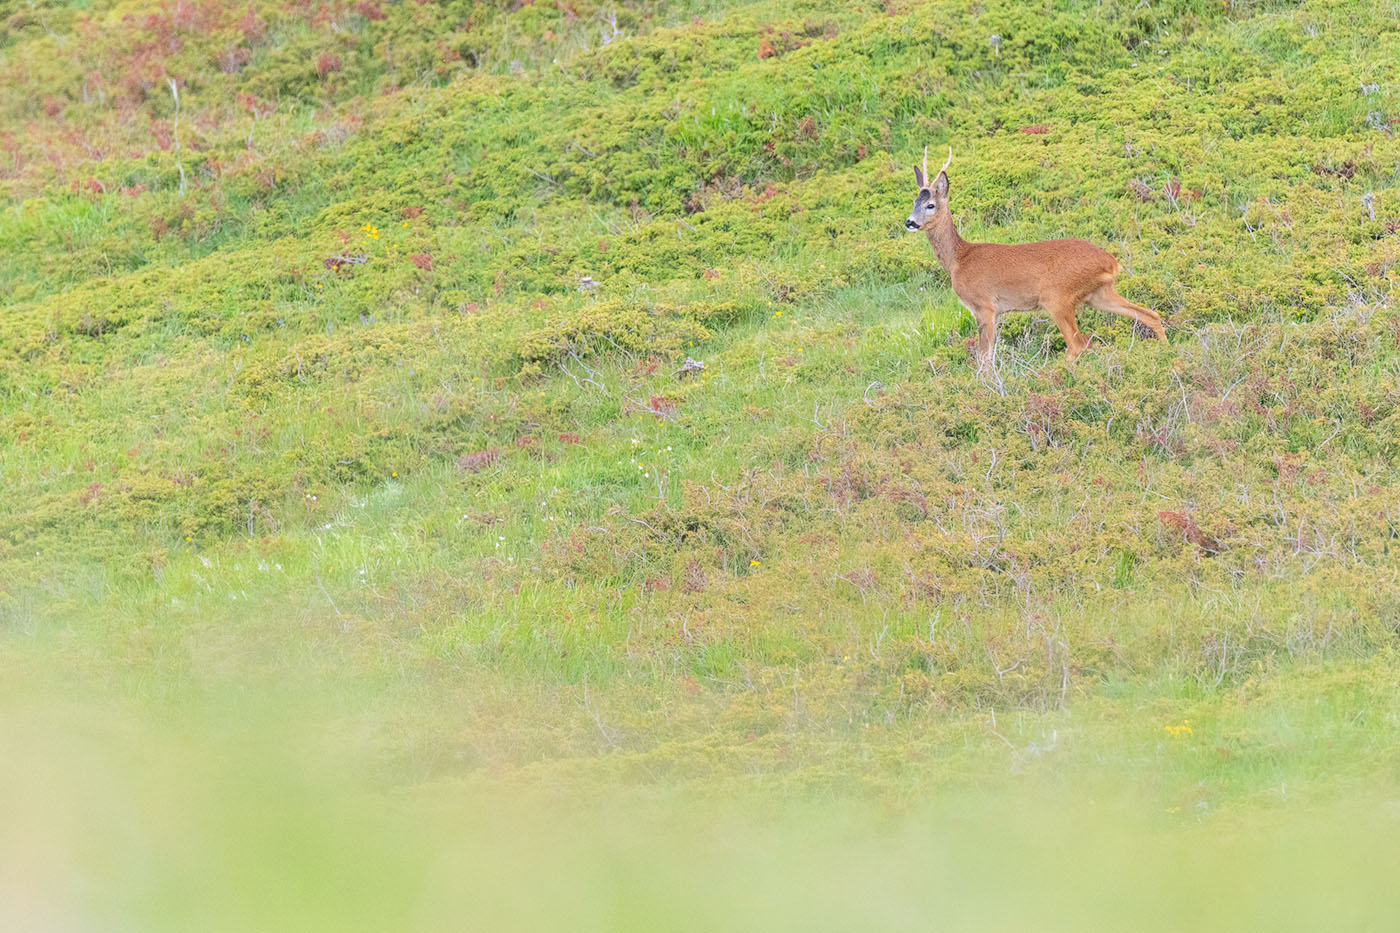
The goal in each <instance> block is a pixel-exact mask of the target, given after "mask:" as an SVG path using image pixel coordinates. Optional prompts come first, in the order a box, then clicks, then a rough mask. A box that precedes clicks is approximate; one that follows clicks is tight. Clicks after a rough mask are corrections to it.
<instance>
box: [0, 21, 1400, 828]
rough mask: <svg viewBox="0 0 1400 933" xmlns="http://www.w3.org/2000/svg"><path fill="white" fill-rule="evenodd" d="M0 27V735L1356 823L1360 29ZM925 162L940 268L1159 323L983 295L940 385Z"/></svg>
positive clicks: (1387, 421) (1398, 541)
mask: <svg viewBox="0 0 1400 933" xmlns="http://www.w3.org/2000/svg"><path fill="white" fill-rule="evenodd" d="M3 12H4V15H5V17H6V18H5V19H4V23H3V27H2V28H3V31H0V76H2V77H3V80H2V81H0V88H2V89H0V148H3V150H4V157H3V159H0V179H3V186H4V187H3V197H4V198H5V203H4V205H3V208H0V210H3V214H0V218H3V219H0V256H3V261H0V289H3V294H4V296H5V298H4V306H3V309H0V489H3V493H4V495H3V497H0V564H2V565H3V568H4V570H5V573H4V575H3V578H0V638H3V644H4V647H5V656H6V659H7V660H6V661H5V662H4V663H5V665H6V667H7V668H8V669H9V670H8V672H7V673H8V675H9V676H8V678H7V679H9V680H10V681H11V682H12V683H14V684H16V685H17V686H16V687H15V688H14V689H13V690H12V691H11V693H10V694H8V695H7V699H6V701H5V702H7V703H8V704H9V706H10V709H11V713H12V716H11V719H14V720H16V721H19V720H22V719H23V718H24V715H25V714H24V711H25V710H28V709H30V708H31V707H33V706H34V705H35V704H41V705H42V703H46V702H48V700H39V699H35V697H60V698H65V702H66V701H67V699H66V698H71V697H73V696H78V697H87V698H88V699H89V701H90V702H91V703H93V704H97V705H103V704H109V705H113V706H114V707H115V708H117V709H119V710H123V711H124V712H121V713H119V714H114V715H118V717H119V719H121V721H123V722H130V721H133V720H134V721H141V722H145V721H147V719H149V718H151V717H154V720H155V721H157V722H160V721H163V718H164V717H167V716H172V715H176V714H175V712H174V711H176V710H184V711H186V713H184V714H181V715H185V714H188V715H192V716H194V717H195V719H196V722H197V724H196V725H193V726H190V727H189V728H190V729H191V730H192V732H193V734H195V735H200V736H207V735H210V734H213V735H218V736H223V735H225V732H224V730H225V728H228V727H229V723H230V722H232V721H236V720H238V719H240V718H246V719H247V720H249V721H250V722H258V723H276V725H268V728H269V729H273V730H274V731H276V732H277V734H278V735H282V730H284V729H286V728H288V727H287V726H286V725H285V723H284V722H283V717H284V716H286V715H287V710H296V711H297V713H296V716H295V717H293V718H296V719H297V720H298V722H299V724H298V725H297V726H296V727H295V738H294V739H291V740H290V741H294V743H296V744H298V745H300V744H302V743H304V742H307V741H310V742H312V744H313V747H315V748H319V749H323V750H324V752H325V754H327V755H331V756H332V757H335V760H336V761H338V762H340V764H339V765H338V767H343V768H344V769H345V771H346V772H348V773H350V774H352V775H353V776H354V779H355V780H356V781H357V782H362V781H370V782H374V783H375V784H376V785H380V786H388V787H393V788H403V787H408V786H414V787H419V788H422V787H424V786H427V787H430V788H439V789H440V788H441V787H444V786H446V787H455V786H457V785H456V784H455V783H453V782H457V781H464V782H466V784H467V785H468V786H471V787H477V786H479V785H480V784H481V783H483V782H485V783H490V782H494V781H497V780H500V781H504V782H505V783H507V784H508V785H511V786H522V785H523V786H530V787H540V786H546V787H562V788H568V789H569V790H570V791H571V792H577V791H581V790H584V789H588V788H597V787H602V786H609V785H611V784H613V783H615V782H617V781H622V782H623V783H624V784H627V785H640V786H645V787H650V788H653V789H656V788H676V787H683V788H687V789H688V791H687V792H689V793H695V794H699V795H700V796H702V797H707V796H713V797H716V798H719V797H723V796H726V795H728V794H729V793H731V792H733V791H734V790H736V789H743V790H745V791H749V792H757V791H760V790H761V791H762V792H764V793H768V792H775V793H778V794H779V795H783V794H786V793H788V791H789V790H791V789H793V788H797V787H804V788H816V789H818V790H821V791H823V792H833V793H839V794H846V793H852V792H853V788H855V787H858V786H859V787H862V788H865V789H864V790H862V791H860V793H869V794H873V795H874V796H876V797H877V798H879V799H881V800H884V801H887V802H894V803H896V804H897V805H900V806H903V805H906V804H908V803H909V802H910V801H911V800H914V799H917V798H920V797H925V796H928V795H930V794H935V793H945V792H946V793H949V794H954V793H958V792H961V791H963V790H966V789H967V788H968V787H970V786H973V785H977V784H985V785H988V786H991V787H993V788H994V789H999V790H1000V791H1002V792H1009V790H1010V789H1011V788H1012V787H1018V786H1020V782H1021V781H1022V780H1026V779H1027V778H1024V776H1025V775H1027V774H1029V775H1032V776H1033V780H1034V781H1035V782H1038V783H1036V784H1035V786H1036V787H1039V788H1041V789H1047V788H1048V789H1049V790H1047V791H1046V792H1053V793H1062V792H1063V793H1067V794H1069V795H1070V796H1071V797H1074V796H1075V795H1077V794H1079V793H1081V792H1082V791H1080V790H1077V789H1078V788H1086V787H1087V788H1091V789H1097V791H1096V790H1090V792H1089V793H1090V795H1092V794H1093V793H1096V792H1102V793H1105V794H1109V793H1112V794H1118V793H1125V794H1126V795H1127V796H1128V797H1129V798H1130V799H1131V800H1132V801H1133V803H1132V804H1131V807H1135V808H1138V809H1140V810H1143V811H1149V812H1152V813H1154V814H1157V813H1160V812H1162V811H1167V812H1171V813H1180V812H1185V813H1188V814H1190V813H1196V814H1200V813H1202V812H1205V810H1206V809H1208V808H1210V807H1214V808H1215V809H1216V810H1220V809H1221V808H1224V810H1226V811H1227V812H1235V813H1238V814H1244V815H1250V814H1255V813H1258V812H1267V811H1269V810H1271V808H1274V807H1278V806H1282V805H1283V800H1284V799H1285V798H1286V799H1289V800H1299V799H1303V800H1312V801H1325V800H1330V799H1334V798H1338V797H1341V796H1344V795H1346V794H1348V793H1350V792H1351V791H1352V790H1353V789H1354V788H1355V787H1356V786H1367V787H1369V788H1370V789H1371V790H1372V791H1374V792H1376V793H1381V794H1385V793H1391V792H1393V778H1394V774H1395V765H1396V763H1397V762H1396V752H1395V749H1396V748H1397V747H1400V746H1397V745H1396V744H1395V742H1394V738H1395V734H1394V733H1395V723H1396V721H1397V714H1400V705H1398V704H1397V699H1396V695H1395V692H1394V689H1393V684H1394V680H1395V668H1396V655H1395V650H1396V632H1397V626H1400V578H1397V574H1396V570H1395V568H1396V566H1397V557H1398V556H1400V551H1398V550H1397V547H1400V491H1397V490H1400V487H1397V484H1396V480H1397V475H1396V466H1395V464H1396V458H1397V455H1400V414H1398V413H1397V407H1396V406H1397V401H1400V325H1397V322H1396V319H1395V318H1394V315H1393V310H1392V308H1391V306H1390V300H1391V295H1392V291H1393V288H1394V284H1395V281H1396V278H1397V275H1400V273H1397V271H1396V260H1397V254H1400V235H1397V227H1398V226H1400V169H1397V166H1400V141H1397V138H1396V135H1395V127H1396V126H1397V125H1400V124H1397V121H1400V103H1397V98H1396V79H1397V76H1396V65H1395V63H1396V61H1397V60H1400V29H1397V27H1396V22H1397V13H1400V8H1398V7H1397V6H1396V5H1395V4H1393V3H1391V4H1385V3H1362V2H1351V3H1320V2H1317V3H1314V2H1303V3H1235V2H1229V3H1219V4H1213V3H1206V2H1190V0H1174V2H1162V3H1153V4H1139V3H1128V2H1123V3H1117V2H1106V3H1098V2H1095V3H1088V2H1078V0H1068V2H1061V3H1056V4H1053V5H1051V6H1050V7H1047V8H1046V9H1043V10H1042V9H1037V10H1031V9H1028V8H1027V7H1025V6H1024V5H1023V4H1018V3H1011V2H994V3H987V4H981V5H976V6H975V7H968V6H966V5H960V4H951V3H946V2H942V0H939V2H905V3H900V2H893V3H888V4H886V5H885V6H883V7H880V8H873V7H872V8H868V9H860V8H856V7H854V6H849V5H827V6H824V5H820V4H816V3H796V4H794V3H778V2H758V3H725V2H719V0H716V2H712V3H711V2H692V3H683V2H678V3H669V2H650V3H648V2H642V3H635V4H625V3H624V4H620V5H617V6H613V5H611V4H594V3H591V2H587V0H582V2H570V3H563V2H561V3H556V4H553V5H549V4H545V3H543V2H535V3H525V4H514V3H510V4H507V3H465V2H448V3H439V4H431V3H374V2H360V3H355V4H351V3H336V2H327V3H302V2H296V3H290V4H286V5H282V6H279V5H276V4H273V3H264V2H254V3H252V4H247V5H242V4H228V3H224V2H222V0H207V2H202V0H177V2H175V3H165V4H156V3H137V2H107V0H91V2H87V3H60V2H50V3H43V2H37V0H36V2H34V3H27V4H19V3H11V4H9V5H8V7H7V8H4V10H3ZM945 144H951V145H952V147H953V153H954V157H953V164H952V167H951V169H950V175H951V178H952V190H953V194H952V205H953V209H954V213H955V216H956V217H957V218H958V220H959V222H960V225H961V229H962V232H963V235H964V236H965V237H967V238H969V239H979V240H992V241H999V242H1014V241H1018V240H1025V239H1034V238H1045V237H1053V236H1080V237H1085V238H1088V239H1092V240H1095V241H1097V242H1100V243H1102V244H1103V245H1105V246H1106V247H1107V248H1109V249H1110V250H1111V251H1112V252H1113V253H1114V254H1115V255H1116V256H1117V257H1118V259H1119V261H1120V262H1121V263H1122V265H1123V266H1124V269H1125V273H1124V275H1123V277H1122V278H1121V279H1120V290H1121V291H1122V292H1123V293H1124V294H1125V295H1128V296H1129V297H1131V298H1132V299H1133V300H1136V301H1139V302H1142V303H1144V304H1149V305H1151V306H1153V307H1155V308H1157V309H1159V310H1160V311H1161V312H1162V313H1163V315H1164V317H1165V318H1166V320H1167V322H1168V324H1169V326H1170V328H1171V331H1170V336H1171V343H1170V345H1168V346H1161V345H1158V344H1155V343H1152V342H1144V341H1142V340H1141V339H1139V338H1137V337H1136V336H1135V335H1134V333H1133V332H1132V330H1131V329H1130V328H1129V327H1128V326H1127V325H1126V324H1125V323H1124V322H1122V321H1119V320H1116V319H1115V320H1108V319H1106V317H1105V316H1103V315H1101V314H1098V313H1097V312H1092V311H1086V312H1083V313H1081V316H1080V320H1081V327H1082V328H1083V329H1084V330H1085V331H1086V332H1090V331H1097V333H1098V335H1099V338H1100V341H1099V344H1098V346H1097V347H1096V348H1095V349H1094V351H1093V352H1091V353H1089V354H1087V355H1086V356H1085V357H1084V358H1083V359H1082V360H1081V361H1080V362H1079V363H1078V364H1077V365H1075V366H1069V365H1067V364H1066V363H1065V362H1064V360H1063V356H1062V349H1063V348H1062V345H1061V343H1060V338H1059V337H1058V334H1057V333H1056V332H1055V331H1054V329H1053V328H1052V327H1049V326H1048V324H1047V322H1046V321H1045V320H1044V319H1043V317H1042V316H1037V315H1031V316H1020V317H1015V318H1011V319H1009V320H1008V321H1007V322H1006V324H1005V326H1004V327H1003V342H1004V345H1005V347H1006V349H1007V352H1006V353H1005V354H1004V355H1003V358H1002V363H1001V366H1000V369H999V372H998V374H997V376H996V378H995V379H992V380H990V381H988V382H978V380H977V379H976V378H975V376H974V374H973V373H972V371H971V368H970V366H969V365H968V359H967V351H966V349H965V346H964V342H963V341H964V337H965V336H966V334H967V333H968V331H969V327H970V322H969V321H968V320H967V318H966V315H965V314H964V313H963V312H962V311H961V309H960V308H959V307H958V306H957V304H956V301H955V300H954V298H953V296H952V295H951V293H950V292H949V291H948V290H947V279H946V276H945V275H944V274H943V272H942V270H941V269H939V268H938V267H937V264H936V262H935V261H934V259H933V256H932V254H931V251H930V250H929V248H928V244H927V243H926V242H925V241H924V240H923V239H922V238H918V237H909V236H906V235H905V234H904V233H903V231H902V221H903V219H904V217H905V216H906V214H907V212H908V208H909V203H910V201H911V199H912V196H913V194H914V189H913V186H912V184H911V180H912V179H911V173H910V171H909V168H910V167H911V166H912V165H913V164H914V163H916V162H917V161H918V160H919V158H920V157H921V154H922V148H923V146H925V145H928V146H929V147H930V149H931V150H934V151H938V152H942V151H943V147H944V146H945ZM939 161H941V158H940V160H939ZM687 358H693V359H696V360H700V361H703V362H704V364H705V367H704V370H703V372H700V373H697V374H690V373H688V372H685V371H684V370H682V364H683V362H684V361H685V360H686V359H687ZM85 702H86V701H85ZM128 704H134V707H129V706H128ZM132 709H135V710H136V712H133V711H132ZM190 710H195V711H196V712H194V713H189V712H188V711H190ZM998 717H1000V719H998ZM132 728H136V727H132ZM250 728H251V727H250ZM138 731H139V730H138ZM234 731H235V732H237V730H236V729H235V730H234ZM152 733H153V734H155V735H160V734H161V729H160V728H158V727H155V728H153V729H152ZM308 735H310V736H312V737H313V738H310V739H308V737H307V736H308ZM284 738H285V736H284ZM143 741H148V742H151V743H153V744H159V743H160V742H162V741H164V740H163V739H158V738H150V737H148V738H147V739H144V740H143ZM192 741H194V742H195V745H196V746H197V747H199V748H203V747H204V746H203V745H202V744H201V743H203V742H206V741H208V742H212V743H213V744H216V745H217V744H219V743H221V742H222V741H224V740H223V739H218V740H210V739H197V740H192ZM1008 746H1010V747H1009V748H1008ZM331 750H333V751H331ZM1052 752H1053V753H1052ZM94 754H98V753H94ZM103 754H105V753H103ZM202 754H204V753H203V752H197V753H194V757H195V759H196V760H200V759H199V756H200V755H202ZM1008 767H1009V768H1010V769H1011V770H1012V772H1013V775H1012V776H1010V777H1008V776H1006V771H1007V769H1008ZM858 779H859V780H858ZM1280 786H1283V787H1286V788H1287V790H1286V791H1285V792H1284V796H1283V797H1280V796H1279V794H1278V788H1279V787H1280ZM1125 788H1126V790H1125ZM436 792H437V791H433V793H436ZM1288 795H1292V796H1291V797H1289V796H1288ZM1211 812H1215V811H1211ZM1241 818H1246V817H1241Z"/></svg>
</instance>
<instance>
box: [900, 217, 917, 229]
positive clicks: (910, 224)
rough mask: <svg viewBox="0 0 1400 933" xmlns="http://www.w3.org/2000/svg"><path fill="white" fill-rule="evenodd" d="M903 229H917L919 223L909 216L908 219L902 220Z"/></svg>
mask: <svg viewBox="0 0 1400 933" xmlns="http://www.w3.org/2000/svg"><path fill="white" fill-rule="evenodd" d="M904 229H905V230H917V229H919V223H918V221H916V220H915V219H914V218H913V217H910V218H909V219H908V220H906V221H904Z"/></svg>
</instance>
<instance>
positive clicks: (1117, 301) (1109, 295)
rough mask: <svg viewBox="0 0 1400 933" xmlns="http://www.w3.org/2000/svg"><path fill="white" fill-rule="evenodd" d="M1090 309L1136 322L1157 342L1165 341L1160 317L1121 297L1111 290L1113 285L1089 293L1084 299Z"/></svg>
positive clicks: (1107, 284)
mask: <svg viewBox="0 0 1400 933" xmlns="http://www.w3.org/2000/svg"><path fill="white" fill-rule="evenodd" d="M1085 300H1086V301H1088V302H1089V306H1090V307H1092V308H1098V309H1099V310H1100V311H1108V312H1109V313H1111V314H1121V315H1123V316H1124V317H1130V318H1132V319H1133V320H1135V321H1137V322H1138V323H1139V324H1141V325H1142V326H1143V327H1146V328H1147V329H1148V330H1150V331H1152V333H1154V334H1156V335H1157V339H1158V340H1166V339H1167V331H1166V329H1165V328H1164V327H1162V316H1161V315H1160V314H1158V313H1157V312H1156V311H1153V310H1152V309H1151V308H1144V307H1143V306H1142V305H1139V304H1134V303H1133V302H1131V301H1129V300H1128V299H1126V298H1124V297H1123V296H1122V295H1120V294H1118V293H1117V292H1116V291H1114V290H1113V283H1112V282H1107V283H1105V284H1103V285H1100V286H1099V287H1098V288H1097V289H1095V290H1094V291H1092V292H1090V293H1089V297H1088V298H1087V299H1085Z"/></svg>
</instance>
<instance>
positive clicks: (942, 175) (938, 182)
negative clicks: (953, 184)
mask: <svg viewBox="0 0 1400 933" xmlns="http://www.w3.org/2000/svg"><path fill="white" fill-rule="evenodd" d="M933 193H934V194H936V195H937V196H938V197H940V198H946V197H947V196H948V173H947V172H939V173H938V177H937V178H935V179H934V180H933Z"/></svg>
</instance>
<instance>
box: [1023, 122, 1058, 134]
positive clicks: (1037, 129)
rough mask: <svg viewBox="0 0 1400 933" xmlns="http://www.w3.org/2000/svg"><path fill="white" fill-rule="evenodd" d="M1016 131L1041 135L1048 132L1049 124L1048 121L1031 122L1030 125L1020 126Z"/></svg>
mask: <svg viewBox="0 0 1400 933" xmlns="http://www.w3.org/2000/svg"><path fill="white" fill-rule="evenodd" d="M1016 132H1018V133H1028V134H1029V135H1031V136H1042V135H1044V134H1045V133H1048V132H1050V125H1049V124H1048V123H1032V124H1031V125H1030V126H1023V127H1021V128H1020V129H1019V130H1017V131H1016Z"/></svg>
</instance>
